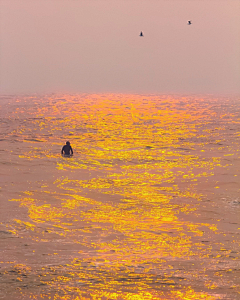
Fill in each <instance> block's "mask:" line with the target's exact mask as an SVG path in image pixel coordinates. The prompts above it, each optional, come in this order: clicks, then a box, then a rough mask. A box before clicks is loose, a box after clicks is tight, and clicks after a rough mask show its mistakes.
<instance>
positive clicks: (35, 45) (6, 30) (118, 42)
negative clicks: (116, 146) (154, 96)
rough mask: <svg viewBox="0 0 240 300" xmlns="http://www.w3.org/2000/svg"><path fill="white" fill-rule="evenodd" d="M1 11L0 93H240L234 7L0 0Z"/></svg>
mask: <svg viewBox="0 0 240 300" xmlns="http://www.w3.org/2000/svg"><path fill="white" fill-rule="evenodd" d="M0 11H1V12H0V13H1V16H0V38H1V42H0V89H1V90H0V93H1V94H8V93H11V94H12V93H39V92H41V93H46V92H73V93H82V92H120V93H132V92H133V93H169V92H170V93H218V94H220V93H224V94H228V93H231V94H232V93H237V94H238V93H239V92H240V17H239V16H240V1H239V0H217V1H215V0H188V1H185V0H154V1H153V0H138V1H134V0H56V1H55V0H28V1H26V0H21V1H19V0H0ZM188 20H192V25H188V24H187V22H188ZM141 31H142V32H143V34H144V36H143V37H140V36H139V34H140V32H141Z"/></svg>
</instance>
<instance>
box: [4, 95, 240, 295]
mask: <svg viewBox="0 0 240 300" xmlns="http://www.w3.org/2000/svg"><path fill="white" fill-rule="evenodd" d="M0 106H1V111H0V118H1V123H0V126H1V127H0V128H1V129H0V141H1V148H0V166H1V168H0V174H1V176H0V186H1V188H0V197H1V198H0V299H4V300H5V299H6V300H29V299H34V300H42V299H44V300H45V299H50V300H60V299H61V300H87V299H89V300H90V299H91V300H121V299H126V300H153V299H154V300H155V299H160V300H183V299H184V300H189V299H192V300H196V299H207V300H213V299H230V300H237V299H240V99H239V97H237V96H236V97H234V96H231V97H228V96H220V97H219V96H213V95H203V96H200V95H187V96H186V95H185V96H184V95H155V94H146V95H142V94H141V95H137V94H48V95H36V94H34V95H21V96H16V95H2V96H1V97H0ZM66 141H69V142H70V143H71V146H72V148H73V156H71V157H64V156H62V155H61V150H62V147H63V145H65V144H66Z"/></svg>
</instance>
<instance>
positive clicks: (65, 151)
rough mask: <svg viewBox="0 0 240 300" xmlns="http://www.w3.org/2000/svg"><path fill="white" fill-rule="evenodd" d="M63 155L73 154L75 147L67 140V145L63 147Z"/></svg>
mask: <svg viewBox="0 0 240 300" xmlns="http://www.w3.org/2000/svg"><path fill="white" fill-rule="evenodd" d="M61 153H62V155H73V149H72V147H71V145H70V142H66V145H64V146H63V147H62V151H61Z"/></svg>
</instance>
